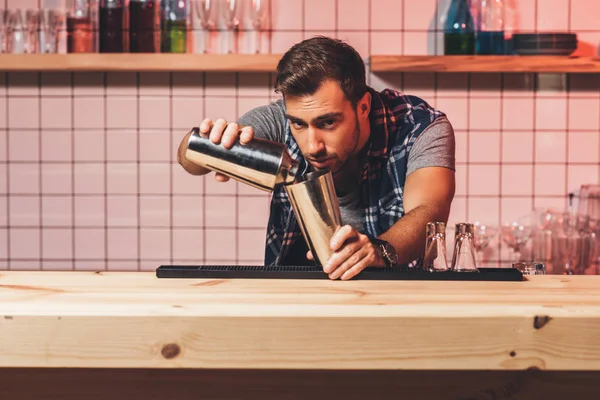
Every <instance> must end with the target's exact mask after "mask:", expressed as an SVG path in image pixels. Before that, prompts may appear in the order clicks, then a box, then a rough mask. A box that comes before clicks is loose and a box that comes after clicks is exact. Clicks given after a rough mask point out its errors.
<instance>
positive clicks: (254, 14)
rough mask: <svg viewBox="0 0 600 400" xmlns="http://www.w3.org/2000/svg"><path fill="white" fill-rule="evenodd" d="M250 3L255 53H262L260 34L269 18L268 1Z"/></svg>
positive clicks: (256, 0) (252, 1)
mask: <svg viewBox="0 0 600 400" xmlns="http://www.w3.org/2000/svg"><path fill="white" fill-rule="evenodd" d="M249 2H250V18H251V19H252V30H253V33H254V35H253V36H254V41H253V42H254V46H255V47H254V53H257V54H258V53H260V51H261V37H260V32H261V29H262V27H263V25H264V23H265V20H266V18H267V13H268V10H269V2H268V0H249Z"/></svg>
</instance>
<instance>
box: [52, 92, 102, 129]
mask: <svg viewBox="0 0 600 400" xmlns="http://www.w3.org/2000/svg"><path fill="white" fill-rule="evenodd" d="M104 101H105V100H104V98H103V97H76V98H75V100H74V102H73V123H74V125H73V126H74V128H75V129H81V128H91V129H104V126H105V121H106V119H107V115H106V112H105V105H104ZM42 106H43V104H42Z"/></svg>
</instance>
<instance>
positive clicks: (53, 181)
mask: <svg viewBox="0 0 600 400" xmlns="http://www.w3.org/2000/svg"><path fill="white" fill-rule="evenodd" d="M41 170H42V193H44V194H69V193H71V192H72V191H73V172H72V166H71V164H42V168H41Z"/></svg>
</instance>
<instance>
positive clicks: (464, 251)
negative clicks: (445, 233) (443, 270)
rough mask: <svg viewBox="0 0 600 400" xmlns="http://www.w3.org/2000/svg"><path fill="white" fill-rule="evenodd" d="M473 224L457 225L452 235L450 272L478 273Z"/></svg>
mask: <svg viewBox="0 0 600 400" xmlns="http://www.w3.org/2000/svg"><path fill="white" fill-rule="evenodd" d="M473 232H474V228H473V224H469V223H458V224H456V226H455V233H454V253H453V255H452V267H451V268H452V270H454V271H457V272H478V269H477V261H476V259H475V239H474V237H473Z"/></svg>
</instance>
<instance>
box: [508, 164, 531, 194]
mask: <svg viewBox="0 0 600 400" xmlns="http://www.w3.org/2000/svg"><path fill="white" fill-rule="evenodd" d="M501 174H502V195H503V196H511V195H517V196H532V195H533V166H532V165H529V164H521V165H503V166H502V171H501Z"/></svg>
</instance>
